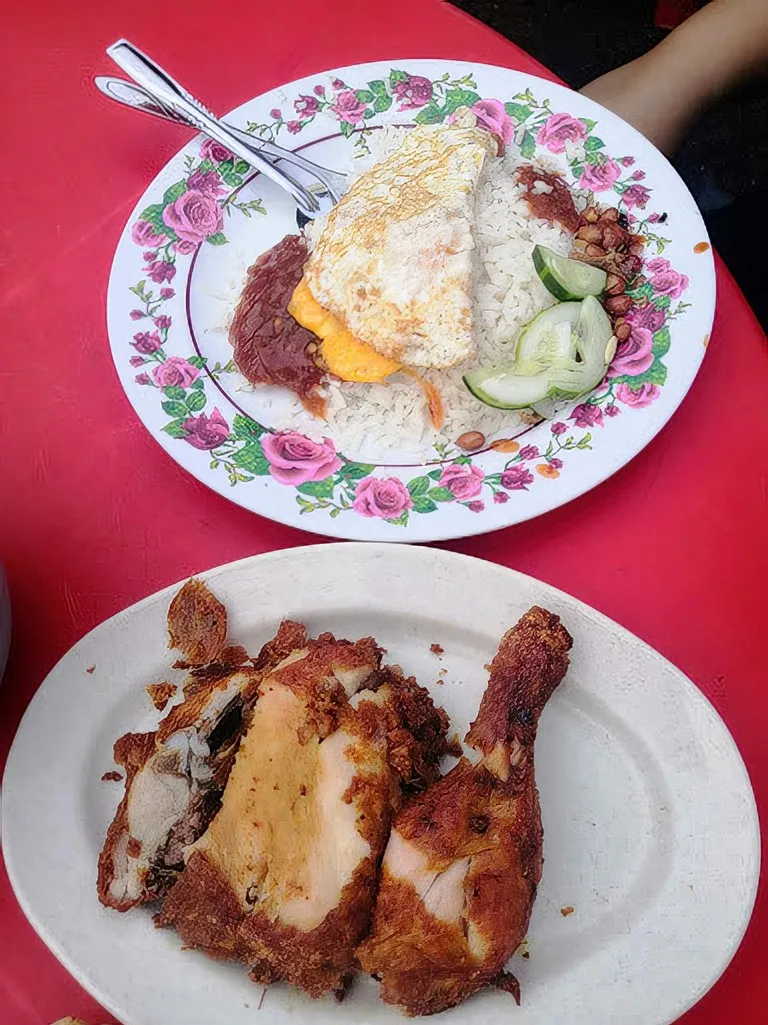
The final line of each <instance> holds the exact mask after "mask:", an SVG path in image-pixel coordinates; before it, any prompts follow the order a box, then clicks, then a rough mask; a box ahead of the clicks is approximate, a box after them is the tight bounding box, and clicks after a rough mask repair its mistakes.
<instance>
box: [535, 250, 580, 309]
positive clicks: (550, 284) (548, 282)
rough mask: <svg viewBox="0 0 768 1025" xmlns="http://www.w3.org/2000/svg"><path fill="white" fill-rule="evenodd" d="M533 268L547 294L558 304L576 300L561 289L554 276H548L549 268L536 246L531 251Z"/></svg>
mask: <svg viewBox="0 0 768 1025" xmlns="http://www.w3.org/2000/svg"><path fill="white" fill-rule="evenodd" d="M533 266H534V269H535V271H536V273H537V274H538V275H539V279H540V280H541V283H542V284H543V285H544V287H545V288H546V290H547V291H548V292H549V294H550V295H551V296H554V298H555V299H557V301H558V302H561V303H567V302H573V301H574V300H577V296H575V295H572V294H571V293H570V292H569V291H568V289H567V288H563V286H562V285H561V284H560V282H559V281H558V280H557V279H556V278H555V276H554V274H550V271H549V267H547V265H546V263H545V261H544V257H543V256H542V255H541V250H540V248H539V247H538V246H534V249H533Z"/></svg>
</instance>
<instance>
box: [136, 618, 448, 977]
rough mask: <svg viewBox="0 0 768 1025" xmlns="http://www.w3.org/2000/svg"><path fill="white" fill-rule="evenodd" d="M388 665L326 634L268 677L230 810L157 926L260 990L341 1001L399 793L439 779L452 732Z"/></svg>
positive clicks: (192, 861) (420, 692) (194, 856)
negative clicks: (292, 990) (268, 986)
mask: <svg viewBox="0 0 768 1025" xmlns="http://www.w3.org/2000/svg"><path fill="white" fill-rule="evenodd" d="M380 660H381V652H380V650H379V649H378V648H377V647H376V645H375V643H374V642H373V641H372V640H371V639H370V638H367V639H364V640H361V641H357V642H356V643H354V644H352V643H349V642H347V641H337V640H336V639H335V638H334V637H332V636H331V635H327V634H326V635H323V636H321V637H320V638H318V640H317V641H308V642H307V643H306V645H305V646H304V648H303V649H301V650H298V651H295V652H293V653H292V654H291V655H290V656H289V657H288V658H287V659H285V660H284V661H283V663H282V664H281V665H279V666H277V668H276V669H274V670H273V671H272V672H271V673H269V674H267V675H265V677H264V678H263V680H262V681H261V684H260V686H259V696H258V701H257V702H256V706H255V709H254V712H253V716H252V719H251V723H250V727H249V729H248V732H247V733H246V735H245V737H244V738H243V740H242V743H241V746H240V750H239V752H238V754H237V758H236V760H235V765H234V768H233V769H232V772H231V775H230V777H229V782H228V784H227V787H226V790H225V792H224V796H223V799H222V806H221V810H220V811H219V812H218V814H217V815H216V817H215V818H214V819H213V821H212V822H211V825H210V826H209V828H208V830H207V831H206V833H205V834H204V835H203V836H202V837H201V838H200V839H199V840H198V841H197V843H196V844H195V845H194V846H193V848H192V849H191V852H190V855H189V857H188V862H187V867H186V870H185V871H184V873H183V874H182V875H181V876H180V877H179V879H178V881H177V882H176V884H175V885H174V887H173V888H172V889H171V891H170V893H169V894H168V897H167V898H166V900H165V902H164V904H163V907H162V910H161V911H160V913H159V914H158V915H157V917H156V922H157V924H158V925H161V926H166V925H172V926H174V927H175V928H176V930H177V931H178V932H179V934H180V935H181V937H182V939H183V940H184V942H185V944H187V945H188V946H191V947H200V948H202V949H204V950H205V951H206V952H207V953H208V954H211V955H212V956H214V957H220V958H228V959H235V960H239V961H242V962H244V963H246V964H248V965H249V966H250V968H251V977H252V978H253V979H254V980H255V981H257V982H261V983H267V982H273V981H276V980H278V979H284V980H286V981H288V982H291V983H293V984H294V985H297V986H301V987H302V988H303V989H305V990H306V991H307V992H308V993H310V994H311V995H312V996H320V995H321V994H322V993H324V992H327V991H334V992H336V993H337V994H339V995H340V994H342V993H343V991H344V987H345V986H346V984H347V982H348V981H349V979H350V977H351V974H352V972H353V969H354V952H355V947H356V945H357V943H358V942H359V940H360V939H361V937H362V936H363V935H364V934H365V932H366V930H367V927H368V922H369V916H370V910H371V907H372V905H373V901H374V897H375V892H376V884H377V874H378V866H379V862H380V858H381V854H382V851H383V850H384V846H385V844H386V841H387V837H388V835H389V827H390V822H391V817H392V813H393V810H394V809H395V808H396V807H397V805H398V804H399V800H400V785H401V784H408V785H409V786H411V787H414V788H416V789H418V788H419V786H423V785H426V784H428V783H429V782H430V781H431V780H432V779H434V778H435V777H436V775H437V763H438V759H439V757H440V755H441V754H442V753H443V752H444V750H445V734H446V732H447V726H448V722H447V717H446V716H445V713H443V712H442V711H441V710H437V709H436V708H435V706H434V705H433V704H432V701H431V699H430V698H429V696H428V694H427V692H426V691H425V690H424V689H423V688H421V687H419V686H418V685H417V684H416V683H415V681H413V680H408V679H405V678H404V677H403V675H402V674H401V673H400V672H399V671H398V670H393V669H388V668H382V667H381V666H380Z"/></svg>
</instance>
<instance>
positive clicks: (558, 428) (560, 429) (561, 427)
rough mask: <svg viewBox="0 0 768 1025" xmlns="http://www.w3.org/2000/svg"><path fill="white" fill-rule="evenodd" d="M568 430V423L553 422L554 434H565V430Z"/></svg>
mask: <svg viewBox="0 0 768 1025" xmlns="http://www.w3.org/2000/svg"><path fill="white" fill-rule="evenodd" d="M567 430H568V425H567V424H564V423H556V424H552V433H553V434H565V432H566V431H567Z"/></svg>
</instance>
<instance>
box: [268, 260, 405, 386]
mask: <svg viewBox="0 0 768 1025" xmlns="http://www.w3.org/2000/svg"><path fill="white" fill-rule="evenodd" d="M288 312H289V313H290V315H291V316H292V317H293V318H294V320H296V321H298V323H299V324H301V326H302V327H305V328H306V329H307V330H308V331H311V332H312V334H314V335H317V337H318V338H319V339H320V340H321V346H320V351H321V353H322V356H323V360H324V362H325V365H326V366H327V367H328V371H329V372H330V373H331V374H333V375H334V376H335V377H340V378H341V379H342V381H369V382H373V381H383V380H384V378H385V377H389V375H390V374H394V373H395V372H396V371H398V370H400V369H401V368H402V367H401V364H400V363H397V362H395V360H393V359H387V357H386V356H382V355H381V354H380V353H378V352H376V350H375V349H374V348H373V346H371V345H368V344H367V342H363V341H361V340H360V339H359V338H358V337H357V336H356V335H354V334H352V332H351V331H350V330H349V329H348V328H346V327H344V325H343V324H342V323H341V321H340V320H339V319H338V317H335V316H334V315H333V314H332V313H329V312H328V310H326V309H325V308H324V307H322V306H321V305H320V303H319V302H318V301H317V299H315V297H314V296H313V295H312V293H311V291H310V290H309V286H308V285H307V283H306V281H305V280H304V279H303V278H302V280H301V281H300V282H299V283H298V285H297V286H296V288H295V290H294V293H293V295H292V296H291V301H290V302H289V303H288Z"/></svg>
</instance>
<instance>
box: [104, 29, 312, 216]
mask: <svg viewBox="0 0 768 1025" xmlns="http://www.w3.org/2000/svg"><path fill="white" fill-rule="evenodd" d="M107 53H108V54H109V56H110V57H111V58H112V60H114V61H115V63H116V64H117V65H118V66H119V67H121V68H122V69H123V71H125V72H126V73H127V74H128V75H130V76H131V78H133V79H134V81H135V82H137V83H138V84H139V85H140V86H142V87H143V88H144V89H145V90H146V91H147V92H148V93H149V94H150V96H152V97H154V99H155V100H157V101H158V103H159V104H160V106H161V107H162V108H164V109H165V110H167V111H168V112H169V113H170V114H171V116H172V117H173V119H174V120H179V121H184V122H186V123H187V124H189V125H191V126H192V127H194V128H197V130H198V131H200V132H204V133H205V134H206V135H208V136H210V138H211V139H214V140H215V141H216V142H219V143H221V145H222V146H226V147H227V149H229V150H230V151H231V152H232V153H234V155H235V156H237V157H240V159H241V160H245V161H246V162H247V163H248V164H250V165H251V167H254V168H256V169H257V170H259V171H261V172H262V174H264V175H266V177H268V178H271V179H272V181H274V182H275V183H276V184H277V185H279V186H280V187H281V188H283V189H285V191H286V192H288V193H289V194H290V195H291V196H292V197H293V200H294V202H295V203H296V205H297V206H298V207H299V209H300V210H301V211H302V212H303V213H305V214H306V215H307V216H309V217H315V216H317V214H318V212H319V210H320V205H319V203H318V202H317V199H316V198H315V197H314V196H313V195H312V193H311V192H309V190H308V189H306V188H305V187H304V186H303V185H301V184H300V183H299V182H297V181H296V180H295V179H294V178H292V177H291V175H289V174H287V173H286V172H285V171H282V170H280V168H278V167H276V166H275V165H274V164H272V163H270V161H269V160H267V159H266V158H265V157H264V156H262V154H261V153H260V152H259V151H258V149H256V148H255V147H254V146H252V145H249V144H246V143H245V142H244V141H243V140H242V139H240V138H238V137H237V136H235V135H234V134H233V133H232V132H231V131H229V129H228V128H227V127H225V126H224V125H223V124H222V123H221V122H220V121H219V120H218V119H217V118H215V117H214V115H213V114H211V112H210V111H209V110H207V109H206V108H205V107H204V106H203V104H202V103H200V101H199V100H197V99H195V97H194V96H192V95H191V94H190V93H188V92H187V90H186V89H184V88H183V87H182V86H181V85H179V83H178V82H176V81H174V79H173V78H171V76H170V75H169V74H168V73H167V72H166V71H164V70H163V69H162V68H161V67H159V65H157V64H155V63H154V61H152V60H151V59H150V58H149V57H147V56H146V55H145V54H143V53H142V52H141V51H140V50H137V49H136V47H135V46H133V44H132V43H129V42H128V41H127V40H126V39H120V40H118V41H117V42H116V43H113V44H112V46H109V47H108V48H107Z"/></svg>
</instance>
